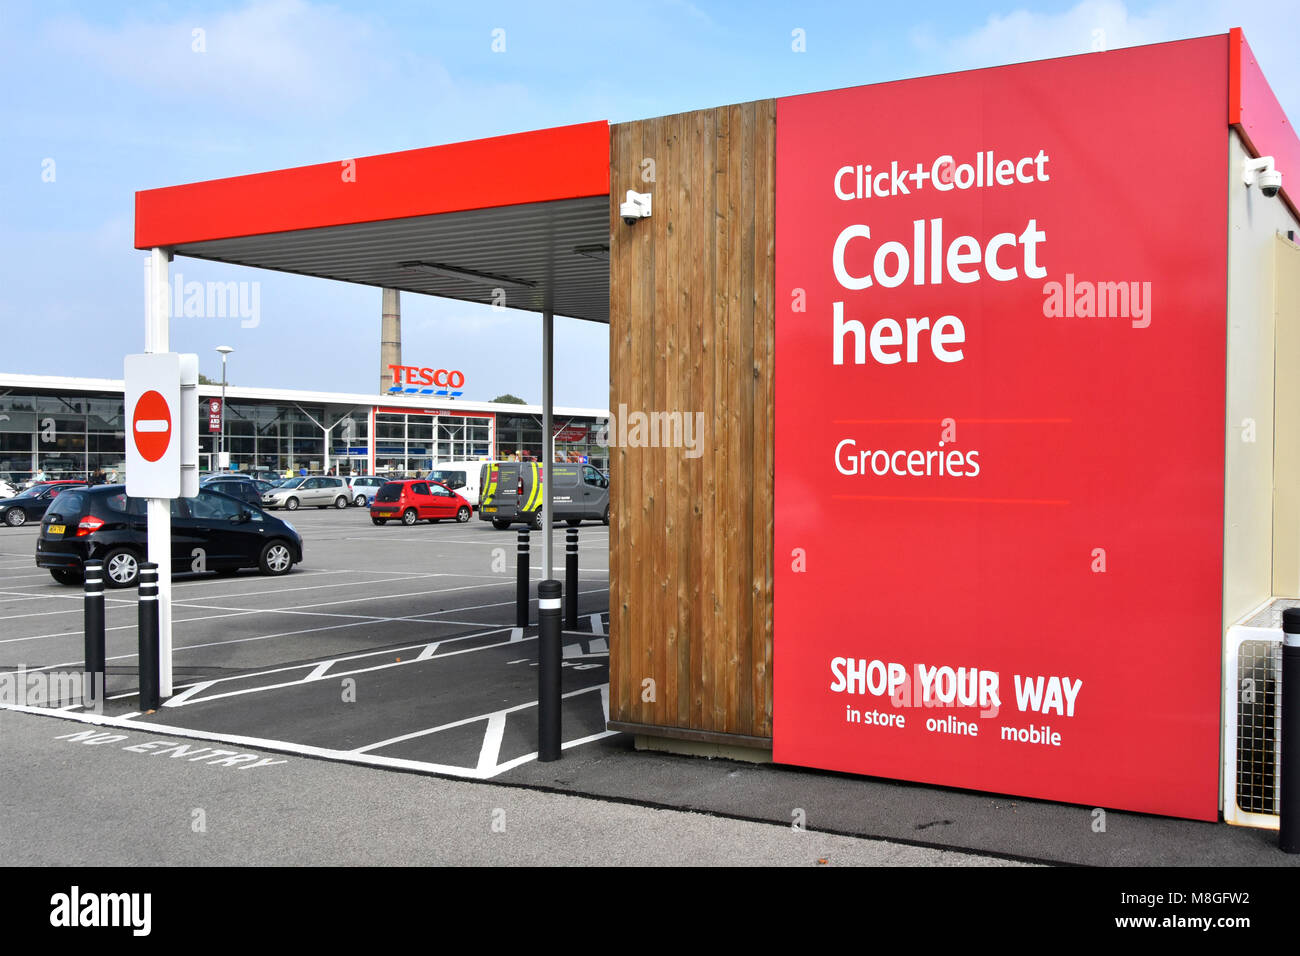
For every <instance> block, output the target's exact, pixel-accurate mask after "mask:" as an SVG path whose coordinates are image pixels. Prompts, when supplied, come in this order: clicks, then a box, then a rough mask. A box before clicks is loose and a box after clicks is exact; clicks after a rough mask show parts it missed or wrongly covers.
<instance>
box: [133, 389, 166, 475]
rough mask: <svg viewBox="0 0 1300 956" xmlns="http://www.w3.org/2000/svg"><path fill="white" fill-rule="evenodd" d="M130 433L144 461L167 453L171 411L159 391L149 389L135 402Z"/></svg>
mask: <svg viewBox="0 0 1300 956" xmlns="http://www.w3.org/2000/svg"><path fill="white" fill-rule="evenodd" d="M131 435H132V437H133V438H134V439H135V447H136V449H137V450H138V451H139V452H140V454H141V456H142V457H143V458H144V460H145V461H157V460H158V459H160V458H162V456H163V455H165V454H166V453H167V446H168V445H170V444H171V440H172V413H171V409H170V408H168V407H167V399H165V398H163V397H162V395H161V394H160V393H158V392H155V391H152V390H150V391H148V392H145V393H144V394H143V395H141V396H140V400H139V401H137V402H136V403H135V414H134V415H133V416H132V421H131Z"/></svg>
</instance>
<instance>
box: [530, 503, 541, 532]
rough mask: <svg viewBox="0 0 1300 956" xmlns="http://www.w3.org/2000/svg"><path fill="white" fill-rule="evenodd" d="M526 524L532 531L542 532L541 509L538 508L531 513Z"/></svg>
mask: <svg viewBox="0 0 1300 956" xmlns="http://www.w3.org/2000/svg"><path fill="white" fill-rule="evenodd" d="M528 524H529V526H530V527H531V528H532V529H533V530H534V531H541V530H542V509H541V508H538V509H537V510H536V511H534V512H533V516H532V517H531V518H530V519H528Z"/></svg>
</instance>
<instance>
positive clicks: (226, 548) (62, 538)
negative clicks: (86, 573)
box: [36, 485, 302, 588]
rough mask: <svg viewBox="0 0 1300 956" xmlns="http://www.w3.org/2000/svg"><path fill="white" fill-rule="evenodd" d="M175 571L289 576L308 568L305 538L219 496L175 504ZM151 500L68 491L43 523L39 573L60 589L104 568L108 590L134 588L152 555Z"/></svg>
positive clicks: (110, 490)
mask: <svg viewBox="0 0 1300 956" xmlns="http://www.w3.org/2000/svg"><path fill="white" fill-rule="evenodd" d="M171 506H172V571H173V572H186V571H216V572H217V573H219V574H233V573H234V572H236V571H238V570H239V569H240V568H257V569H259V570H260V571H261V572H262V573H263V574H285V573H287V572H288V571H289V570H290V569H291V568H292V567H293V566H294V565H295V564H297V563H299V562H300V561H302V536H301V535H300V534H298V532H297V531H295V530H294V528H293V526H292V525H291V524H289V522H287V521H282V520H281V519H279V518H277V517H275V516H274V515H271V514H267V513H266V512H265V511H263V510H262V509H261V508H259V507H257V506H256V505H251V504H248V503H247V502H244V501H240V500H238V499H237V498H232V497H230V496H229V495H223V494H222V493H221V492H219V491H209V490H207V489H202V488H201V489H200V490H199V493H198V495H197V496H196V497H193V498H175V499H173V500H172V503H171ZM145 511H146V508H145V499H143V498H130V497H127V494H126V486H125V485H99V486H97V487H94V488H81V489H76V490H72V491H65V492H64V493H63V494H61V495H59V496H58V498H57V499H55V501H54V504H53V506H52V507H51V508H50V509H49V510H48V511H47V512H46V513H45V518H44V520H43V521H42V522H41V533H40V536H39V537H38V538H37V539H36V566H37V567H38V568H48V569H49V572H50V574H51V575H53V576H54V580H56V581H58V582H59V583H60V584H80V583H81V580H82V568H83V566H84V563H85V562H86V561H88V560H90V559H92V558H97V559H99V560H100V561H103V562H104V583H105V584H107V585H108V586H109V587H114V588H127V587H133V586H135V584H136V579H137V578H138V576H139V573H140V563H141V562H142V561H144V560H146V557H145V556H146V554H147V552H148V527H147V523H146V521H145Z"/></svg>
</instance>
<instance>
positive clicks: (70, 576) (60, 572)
mask: <svg viewBox="0 0 1300 956" xmlns="http://www.w3.org/2000/svg"><path fill="white" fill-rule="evenodd" d="M50 577H52V578H54V580H56V581H58V582H59V583H60V584H80V583H81V580H82V579H81V575H80V574H78V573H77V572H76V571H73V570H70V569H68V568H50Z"/></svg>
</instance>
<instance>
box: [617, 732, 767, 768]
mask: <svg viewBox="0 0 1300 956" xmlns="http://www.w3.org/2000/svg"><path fill="white" fill-rule="evenodd" d="M633 739H634V741H635V746H636V749H637V750H654V751H658V752H660V753H669V754H681V755H683V756H686V757H722V758H723V759H725V760H740V761H743V762H745V763H771V762H772V751H770V750H759V749H757V748H755V747H739V746H737V745H735V744H714V743H706V742H705V741H703V740H680V739H677V738H674V737H651V736H649V735H647V734H637V735H636V736H635V737H634V738H633Z"/></svg>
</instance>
